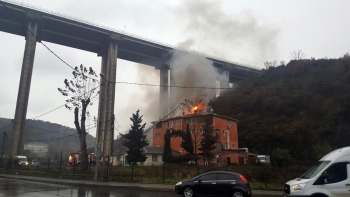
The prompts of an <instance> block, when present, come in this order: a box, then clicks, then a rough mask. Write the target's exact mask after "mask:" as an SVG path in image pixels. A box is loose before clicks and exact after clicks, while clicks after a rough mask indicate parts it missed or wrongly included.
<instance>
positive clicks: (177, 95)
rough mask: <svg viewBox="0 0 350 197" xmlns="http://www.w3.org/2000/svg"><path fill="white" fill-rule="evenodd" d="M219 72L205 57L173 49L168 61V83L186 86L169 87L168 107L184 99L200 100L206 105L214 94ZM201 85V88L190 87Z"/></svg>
mask: <svg viewBox="0 0 350 197" xmlns="http://www.w3.org/2000/svg"><path fill="white" fill-rule="evenodd" d="M219 76H220V75H219V73H218V72H217V71H216V69H215V68H214V66H213V63H212V62H211V61H209V60H208V59H206V58H205V57H203V56H201V55H198V54H195V53H186V52H181V51H174V52H173V56H172V59H171V61H170V84H171V85H172V86H174V85H175V86H181V87H186V88H177V87H173V88H171V89H170V98H169V104H170V106H171V107H170V109H171V108H173V107H175V106H177V105H178V103H180V102H182V101H183V100H184V99H189V100H192V101H194V100H196V99H199V100H201V103H202V104H205V105H207V104H208V103H209V101H210V99H213V98H215V96H216V90H215V88H216V79H217V78H218V77H219ZM190 87H203V88H190Z"/></svg>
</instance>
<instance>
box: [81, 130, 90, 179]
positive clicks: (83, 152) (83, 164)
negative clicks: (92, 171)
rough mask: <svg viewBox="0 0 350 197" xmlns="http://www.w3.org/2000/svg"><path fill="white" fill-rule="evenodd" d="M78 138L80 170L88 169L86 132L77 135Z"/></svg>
mask: <svg viewBox="0 0 350 197" xmlns="http://www.w3.org/2000/svg"><path fill="white" fill-rule="evenodd" d="M79 138H80V152H81V162H80V168H81V170H82V171H84V172H85V171H88V170H89V161H88V154H87V145H86V134H82V135H81V136H79Z"/></svg>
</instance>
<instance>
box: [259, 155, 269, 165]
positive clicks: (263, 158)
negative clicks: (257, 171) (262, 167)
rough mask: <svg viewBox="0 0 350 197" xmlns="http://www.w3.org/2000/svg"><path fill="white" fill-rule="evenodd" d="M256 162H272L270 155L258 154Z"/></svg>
mask: <svg viewBox="0 0 350 197" xmlns="http://www.w3.org/2000/svg"><path fill="white" fill-rule="evenodd" d="M256 163H260V164H271V160H270V156H269V155H258V156H256Z"/></svg>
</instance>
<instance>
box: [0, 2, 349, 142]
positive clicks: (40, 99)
mask: <svg viewBox="0 0 350 197" xmlns="http://www.w3.org/2000/svg"><path fill="white" fill-rule="evenodd" d="M17 2H22V1H17ZM23 2H24V3H27V4H30V5H34V6H37V7H41V8H45V9H47V10H52V11H54V12H59V13H61V14H65V15H69V16H73V17H76V18H81V19H84V20H87V21H91V22H94V23H98V24H101V25H105V26H109V27H112V28H115V29H119V30H121V31H125V32H126V33H132V34H136V35H139V36H141V37H145V38H148V39H151V40H155V41H159V42H163V43H167V44H170V45H173V46H181V47H186V48H187V49H190V50H194V51H199V52H201V53H206V54H210V55H213V56H217V57H220V58H225V59H228V60H230V61H235V62H241V63H243V64H249V65H251V66H254V67H257V68H260V69H261V68H263V67H264V64H263V63H264V61H275V60H276V61H282V60H284V61H286V62H288V61H289V60H290V58H291V57H290V52H292V51H295V50H299V49H300V50H302V51H303V52H304V53H305V54H306V57H307V58H310V57H314V58H316V59H318V58H324V57H328V58H339V57H341V56H343V55H344V54H345V53H347V52H349V46H350V39H349V38H348V36H349V35H350V23H349V22H348V19H350V12H349V11H348V8H349V7H350V1H346V0H337V1H333V0H328V1H325V0H309V1H307V0H290V1H287V0H284V1H280V0H265V1H261V0H245V1H241V0H222V1H219V0H215V1H214V0H212V1H205V0H191V1H189V0H187V1H186V0H172V1H164V0H148V1H146V0H135V1H127V0H124V1H122V0H101V1H95V0H89V1H88V0H85V1H83V0H79V1H71V0H60V1H47V0H23ZM45 44H47V45H48V46H49V47H50V48H51V49H52V50H53V51H54V52H55V53H57V54H58V55H59V56H60V57H61V58H63V59H64V60H65V61H66V62H68V63H69V64H70V65H72V66H79V65H80V64H83V65H85V66H88V67H90V66H91V67H93V68H94V69H95V70H96V72H97V73H99V72H100V65H101V58H100V57H98V56H97V55H96V54H93V53H89V52H85V51H80V50H77V49H72V48H67V47H63V46H59V45H56V44H52V43H45ZM24 45H25V39H24V37H20V36H16V35H12V34H8V33H3V32H0V70H1V72H0V95H1V96H0V117H5V118H11V119H12V118H14V113H15V108H16V98H17V93H18V86H19V78H20V71H21V66H22V58H23V52H24ZM117 64H118V65H117V81H126V82H139V83H150V84H159V78H158V75H159V71H156V70H154V68H152V67H149V66H144V65H138V64H135V63H132V62H127V61H124V60H120V59H118V62H117ZM71 72H72V70H71V69H70V68H69V67H67V66H66V65H64V64H63V63H62V62H61V61H59V60H58V59H57V58H56V57H54V56H53V55H52V54H51V53H50V52H49V51H48V50H47V49H45V48H44V47H43V46H42V45H41V44H40V43H37V48H36V54H35V61H34V70H33V76H32V85H31V90H30V97H29V105H28V112H27V118H33V117H36V116H38V115H40V114H43V113H45V112H48V111H50V110H52V109H54V108H56V107H58V106H60V105H62V104H64V101H65V98H64V97H63V96H61V94H60V93H59V92H58V90H57V88H58V87H63V85H64V84H63V80H64V79H65V78H71ZM141 73H142V74H141ZM158 93H159V87H144V86H142V87H139V86H135V85H123V84H117V85H116V104H115V114H116V121H117V122H116V124H117V129H118V131H117V132H121V131H124V130H126V129H128V128H129V126H130V120H129V117H130V116H131V114H132V113H134V112H135V111H136V110H137V109H140V110H141V114H144V116H145V119H146V120H147V121H148V122H147V123H148V124H149V121H150V120H152V119H154V117H156V116H157V112H158V105H157V104H156V103H157V102H158V100H157V99H158ZM91 114H92V115H93V116H95V115H96V114H97V103H96V104H95V105H94V106H92V108H91ZM39 119H40V120H44V121H49V122H54V123H59V124H62V125H66V126H69V127H74V123H73V112H70V111H68V110H67V109H65V108H60V109H58V110H56V111H54V112H52V113H49V114H47V115H45V116H42V117H40V118H39ZM91 123H92V122H91ZM91 134H92V135H95V130H93V131H91Z"/></svg>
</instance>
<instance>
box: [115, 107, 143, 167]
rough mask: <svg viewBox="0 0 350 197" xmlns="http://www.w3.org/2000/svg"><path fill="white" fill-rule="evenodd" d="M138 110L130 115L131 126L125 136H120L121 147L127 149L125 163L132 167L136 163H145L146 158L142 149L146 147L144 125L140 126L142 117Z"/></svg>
mask: <svg viewBox="0 0 350 197" xmlns="http://www.w3.org/2000/svg"><path fill="white" fill-rule="evenodd" d="M139 112H140V110H137V111H136V114H132V117H131V118H130V120H131V122H132V125H131V128H130V130H129V132H128V133H127V134H121V135H122V137H123V138H124V140H123V143H122V144H123V146H125V147H127V148H128V150H127V151H126V153H127V156H126V161H127V162H128V163H129V164H131V165H134V164H136V163H137V162H145V161H146V159H147V157H146V155H145V154H143V148H144V147H146V146H148V144H149V143H148V142H147V139H146V135H145V134H144V129H145V126H146V123H144V124H142V117H143V116H140V114H139Z"/></svg>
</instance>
